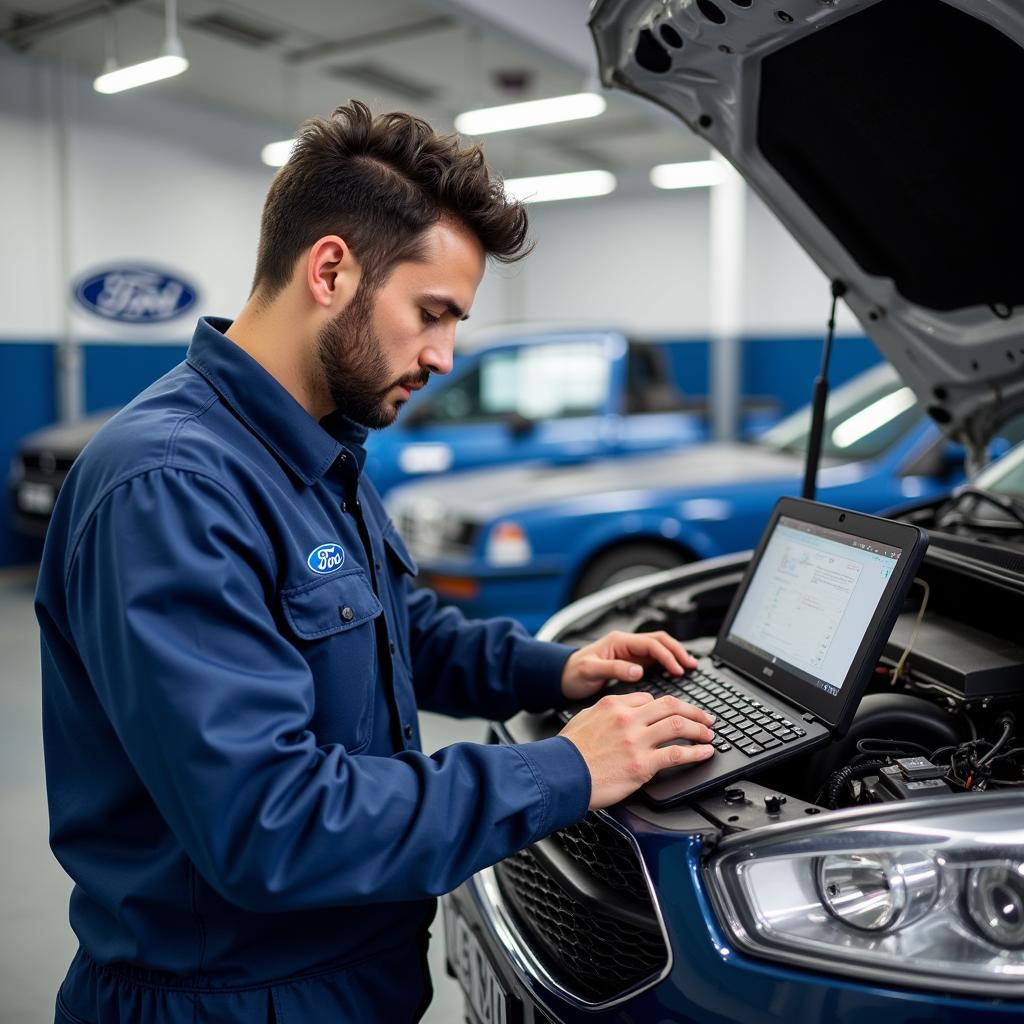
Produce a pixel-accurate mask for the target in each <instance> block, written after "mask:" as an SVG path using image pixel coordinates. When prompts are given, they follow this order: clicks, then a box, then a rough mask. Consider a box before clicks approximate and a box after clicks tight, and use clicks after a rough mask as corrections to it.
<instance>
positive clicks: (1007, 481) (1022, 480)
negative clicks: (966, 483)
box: [974, 444, 1024, 498]
mask: <svg viewBox="0 0 1024 1024" xmlns="http://www.w3.org/2000/svg"><path fill="white" fill-rule="evenodd" d="M974 482H975V485H976V486H978V487H980V488H982V489H983V490H986V491H994V492H995V493H996V494H1008V495H1010V496H1011V497H1013V498H1024V444H1018V445H1017V447H1016V448H1012V449H1011V450H1010V451H1008V452H1007V453H1006V454H1005V455H1004V456H1003V457H1002V458H1001V459H999V460H998V461H997V462H993V463H992V465H990V466H986V467H985V469H983V470H982V471H981V472H980V473H979V474H978V475H977V477H976V478H975V481H974Z"/></svg>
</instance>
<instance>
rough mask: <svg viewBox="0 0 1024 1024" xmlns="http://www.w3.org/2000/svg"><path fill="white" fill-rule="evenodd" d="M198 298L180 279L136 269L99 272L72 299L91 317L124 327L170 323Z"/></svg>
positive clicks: (141, 267)
mask: <svg viewBox="0 0 1024 1024" xmlns="http://www.w3.org/2000/svg"><path fill="white" fill-rule="evenodd" d="M198 297H199V293H198V291H197V289H196V288H195V286H194V285H191V284H189V283H188V282H187V281H184V280H182V279H181V278H180V277H176V276H174V275H173V274H168V273H166V272H165V271H162V270H158V269H156V268H155V267H145V266H137V265H132V266H122V267H110V268H109V269H106V270H100V271H98V272H97V273H95V274H92V275H91V276H89V277H86V278H83V279H82V280H81V281H79V282H78V284H77V286H76V287H75V299H76V300H77V301H78V303H79V304H80V305H82V306H84V307H85V308H86V309H87V310H89V312H90V313H95V314H96V315H97V316H102V317H104V318H105V319H107V320H118V321H120V322H121V323H126V324H155V323H163V322H164V321H166V320H173V319H174V318H175V317H178V316H181V315H182V313H184V312H186V311H187V310H189V309H191V308H192V307H193V306H194V305H195V304H196V300H197V299H198Z"/></svg>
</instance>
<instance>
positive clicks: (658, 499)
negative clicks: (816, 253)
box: [388, 364, 963, 630]
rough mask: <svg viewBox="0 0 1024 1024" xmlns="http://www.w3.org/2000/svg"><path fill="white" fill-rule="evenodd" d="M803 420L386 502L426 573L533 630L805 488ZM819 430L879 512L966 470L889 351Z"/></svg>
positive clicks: (455, 483) (835, 488)
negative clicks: (742, 436)
mask: <svg viewBox="0 0 1024 1024" xmlns="http://www.w3.org/2000/svg"><path fill="white" fill-rule="evenodd" d="M809 424H810V413H809V410H808V409H803V410H801V411H799V412H796V413H794V414H793V415H792V416H789V417H787V418H786V419H785V420H783V421H782V422H780V423H778V424H777V425H776V426H775V427H773V428H772V429H771V430H769V431H768V432H767V433H765V434H763V435H761V436H760V437H759V438H758V439H756V440H755V441H753V442H750V443H740V442H735V443H709V444H701V445H697V446H694V447H690V448H687V449H682V450H676V451H671V452H665V453H660V454H656V455H642V456H636V457H633V458H629V459H618V460H615V461H611V460H598V461H594V462H590V463H588V464H586V465H581V466H568V467H567V466H544V465H527V466H518V467H514V468H508V469H497V470H491V471H487V472H474V473H467V474H461V475H459V476H457V477H451V478H447V479H438V480H434V481H424V482H421V483H417V484H410V485H406V486H404V487H401V488H397V489H395V490H394V491H392V493H391V496H390V498H389V501H388V505H389V510H390V512H391V514H392V516H393V518H394V519H395V522H396V523H397V524H398V526H399V528H400V530H401V532H402V534H403V536H404V537H405V539H406V542H407V543H408V545H409V546H410V548H411V550H412V552H413V555H414V557H415V558H416V559H417V561H418V562H419V565H420V570H421V576H420V580H421V582H422V583H423V584H424V585H426V586H431V587H433V588H434V589H435V590H436V591H437V592H438V593H439V594H440V595H442V596H443V597H444V598H445V599H446V600H448V601H450V602H451V603H453V604H457V605H458V606H459V607H461V608H462V609H463V610H464V611H465V612H466V613H467V614H470V615H474V616H490V615H500V614H506V615H513V616H515V617H516V618H518V619H519V620H520V621H521V622H522V623H523V624H524V625H525V626H526V627H527V628H528V629H530V630H536V629H537V628H538V627H539V626H540V625H541V623H543V622H544V621H545V620H546V619H547V618H548V617H550V616H551V615H553V614H554V613H555V612H556V611H557V610H558V609H559V608H561V607H563V606H564V605H566V604H567V603H568V602H569V601H571V600H574V599H576V598H578V597H582V596H583V595H585V594H589V593H592V592H593V591H596V590H599V589H601V588H603V587H605V586H609V585H611V584H613V583H617V582H621V581H622V580H626V579H630V578H632V577H635V576H639V575H643V574H646V573H650V572H656V571H659V570H663V569H669V568H673V567H675V566H679V565H682V564H685V563H687V562H690V561H694V560H696V559H700V558H710V557H712V556H715V555H721V554H726V553H729V552H733V551H739V550H742V549H744V548H749V547H751V546H753V544H754V543H755V542H756V540H757V538H758V536H759V535H760V533H761V530H762V528H763V526H764V523H765V520H766V518H767V516H768V512H769V510H770V509H771V507H772V505H773V504H774V502H775V500H776V499H777V498H778V497H779V496H780V495H783V494H799V493H800V487H801V483H802V476H803V467H804V455H805V447H806V440H807V434H808V430H809ZM824 437H825V444H824V449H823V453H822V464H821V469H820V472H819V477H818V485H819V490H818V498H819V499H820V500H821V501H824V502H828V503H830V504H833V505H841V506H843V507H846V508H853V509H859V510H862V511H866V512H878V511H881V510H883V509H886V508H890V507H893V506H895V505H899V504H905V503H907V502H908V501H912V500H915V499H918V498H927V497H930V496H932V495H938V494H940V493H942V492H944V491H947V490H949V488H950V487H952V486H954V485H956V484H957V483H959V482H960V481H961V480H962V479H963V460H962V452H961V451H960V450H959V449H958V447H957V446H955V445H951V444H950V443H949V442H948V441H947V440H945V439H944V438H943V437H942V435H941V434H940V432H939V431H938V429H937V428H936V426H935V424H934V423H933V422H932V421H931V420H930V419H928V417H926V416H925V415H924V414H923V412H922V410H921V408H920V406H919V404H918V402H917V400H916V398H915V396H914V393H913V391H912V390H911V389H910V388H909V387H906V386H905V385H904V384H903V383H902V382H901V381H900V379H899V378H898V377H897V375H896V373H895V371H894V370H893V369H892V368H891V367H890V366H889V365H887V364H882V365H880V366H877V367H875V368H873V369H871V370H868V371H867V372H865V373H863V374H861V375H860V376H859V377H856V378H855V379H854V380H852V381H850V382H848V383H847V384H846V385H844V386H843V387H842V388H840V389H837V390H836V391H835V392H834V393H833V395H832V397H831V398H830V400H829V405H828V414H827V418H826V424H825V432H824Z"/></svg>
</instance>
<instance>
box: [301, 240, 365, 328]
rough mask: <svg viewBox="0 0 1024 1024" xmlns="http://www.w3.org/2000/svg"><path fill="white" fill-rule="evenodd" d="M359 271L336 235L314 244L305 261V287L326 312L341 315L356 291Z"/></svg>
mask: <svg viewBox="0 0 1024 1024" xmlns="http://www.w3.org/2000/svg"><path fill="white" fill-rule="evenodd" d="M361 274H362V270H361V268H360V266H359V263H358V261H357V260H356V258H355V256H353V255H352V250H351V249H350V248H349V247H348V246H347V245H346V244H345V241H344V239H342V238H340V237H339V236H338V235H325V236H324V237H323V238H321V239H318V240H317V241H316V242H314V243H313V245H312V247H311V248H310V250H309V256H308V257H307V259H306V287H307V289H308V290H309V294H310V296H311V297H312V299H313V301H314V302H315V303H316V304H317V305H318V306H322V307H323V308H324V310H325V311H329V312H331V313H333V314H337V313H340V312H341V311H342V310H343V309H344V308H345V307H346V306H347V305H348V304H349V302H350V301H351V300H352V297H353V296H354V295H355V293H356V291H357V289H358V288H359V278H360V276H361Z"/></svg>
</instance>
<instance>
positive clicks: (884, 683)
mask: <svg viewBox="0 0 1024 1024" xmlns="http://www.w3.org/2000/svg"><path fill="white" fill-rule="evenodd" d="M917 518H918V519H920V518H930V519H932V520H933V521H932V522H931V523H930V524H929V523H922V524H921V525H931V526H932V527H934V525H935V522H934V518H935V517H933V516H925V517H921V516H918V517H917ZM993 554H996V552H995V551H993V550H992V548H991V547H990V546H989V545H987V544H985V545H982V544H970V543H966V544H965V542H964V540H963V538H962V536H960V535H958V534H954V533H948V534H946V533H943V532H942V531H941V530H938V531H935V532H933V533H932V537H931V547H930V549H929V551H928V554H927V555H926V556H925V560H924V563H923V564H922V566H921V569H920V571H919V572H918V574H917V578H916V579H915V583H914V586H913V587H912V588H911V590H910V592H909V595H908V597H907V599H906V601H905V602H904V605H903V609H902V612H901V614H900V616H899V618H898V620H897V622H896V625H895V627H894V628H893V630H892V633H891V635H890V637H889V640H888V642H887V643H886V645H885V649H884V652H883V654H882V656H881V658H880V659H879V660H878V663H877V664H876V665H875V668H874V673H873V676H872V681H871V683H870V685H869V687H868V690H867V692H866V694H865V695H864V697H863V698H862V700H861V702H860V705H859V707H858V709H857V712H856V715H855V717H854V719H853V723H852V725H851V727H850V728H849V730H848V732H847V733H846V734H845V735H844V736H843V737H842V738H839V739H834V740H833V741H832V742H831V743H830V744H829V745H828V746H827V747H824V748H822V749H819V750H817V751H814V752H812V753H809V754H806V755H804V756H801V757H796V758H794V759H792V760H790V761H787V762H785V763H783V764H779V765H775V766H771V767H769V768H767V769H765V770H764V771H762V772H760V773H757V774H752V775H751V777H750V779H749V780H745V781H744V783H742V784H740V785H730V786H728V787H726V788H724V789H723V790H722V791H721V792H716V793H714V794H712V795H711V797H710V799H705V800H702V801H700V802H699V803H698V806H700V807H701V809H702V810H703V811H704V812H705V813H706V814H707V813H708V812H711V813H710V814H709V816H710V817H712V818H713V819H715V820H717V821H718V822H719V823H720V824H721V825H723V826H725V827H726V829H730V828H732V829H736V828H749V827H752V826H753V825H755V824H764V823H765V822H766V821H774V820H784V819H786V818H789V817H791V816H792V815H791V814H790V813H788V811H791V810H792V809H794V808H799V809H800V812H801V813H821V812H823V811H828V810H834V809H840V808H845V807H854V806H863V805H867V804H877V803H884V802H890V801H896V800H920V799H928V798H934V797H937V796H949V795H950V794H963V795H969V794H972V793H982V792H989V791H993V790H997V789H1008V788H1013V787H1017V786H1024V645H1022V644H1021V643H1020V642H1019V640H1020V639H1021V638H1020V623H1021V622H1022V621H1024V576H1022V575H1021V574H1019V573H1017V572H1016V571H1014V569H1011V568H1008V567H1007V565H1006V561H1007V560H1005V559H1000V558H993V557H992V556H993ZM745 567H746V558H745V557H744V556H735V557H733V558H730V559H720V560H718V563H717V564H715V563H704V564H703V565H702V566H693V567H689V568H684V569H682V570H678V571H677V572H675V573H671V574H668V573H666V574H662V576H659V577H654V578H649V579H652V580H656V581H657V582H656V583H654V585H650V586H647V587H639V588H636V589H633V590H632V591H630V592H629V593H626V594H624V595H623V596H620V597H618V599H616V600H612V601H605V602H603V603H602V604H601V605H600V606H599V607H596V608H592V610H587V609H584V614H582V615H580V616H578V617H577V618H576V619H575V621H572V622H569V623H565V624H564V625H563V626H562V627H561V628H558V629H557V631H556V632H554V633H552V634H550V635H549V636H547V637H546V638H548V639H557V640H559V641H560V642H562V643H567V644H571V645H573V646H579V645H583V644H586V643H589V642H591V641H592V640H594V639H596V638H597V637H599V636H601V635H603V634H605V633H607V632H608V631H610V630H623V631H634V632H653V631H655V630H662V629H664V630H666V631H667V632H669V633H671V634H672V635H673V636H675V637H677V638H678V639H680V640H682V641H683V642H684V643H686V644H687V645H688V647H689V648H690V649H691V652H692V653H695V654H702V653H706V652H707V651H709V650H710V648H711V646H712V644H713V643H714V636H715V634H716V633H717V630H718V627H719V625H720V624H721V622H722V619H723V618H724V616H725V613H726V611H727V609H728V607H729V604H730V602H731V600H732V597H733V595H734V594H735V592H736V589H737V587H738V585H739V583H740V580H741V579H742V576H743V571H744V569H745ZM1014 568H1016V567H1014ZM619 589H621V588H619ZM588 608H590V606H589V605H588ZM567 611H569V610H567ZM565 614H566V613H563V616H564V615H565ZM559 618H560V619H561V618H562V616H560V617H559ZM563 621H564V620H563ZM1018 723H1019V724H1018ZM738 793H739V794H742V795H738ZM751 794H753V798H752V797H751ZM752 804H753V805H756V807H757V810H758V812H759V813H758V816H757V818H756V820H751V818H750V817H749V815H746V816H745V815H743V814H741V813H736V812H738V811H741V810H742V809H743V808H744V807H750V806H751V805H752ZM812 809H813V810H812ZM657 814H658V812H657V811H650V812H648V813H645V814H644V817H647V818H649V820H655V818H656V817H657Z"/></svg>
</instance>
